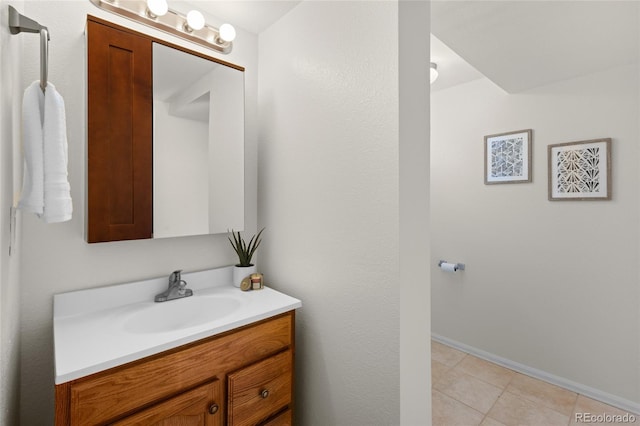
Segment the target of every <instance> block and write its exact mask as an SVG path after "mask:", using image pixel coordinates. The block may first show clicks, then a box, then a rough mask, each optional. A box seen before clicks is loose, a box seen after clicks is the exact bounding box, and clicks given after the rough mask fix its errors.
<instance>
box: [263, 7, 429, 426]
mask: <svg viewBox="0 0 640 426" xmlns="http://www.w3.org/2000/svg"><path fill="white" fill-rule="evenodd" d="M397 45H398V6H397V3H395V2H314V1H307V2H303V3H301V4H300V5H298V6H297V7H296V8H294V9H293V10H291V11H290V12H289V13H288V14H287V15H285V16H284V17H283V18H282V19H281V20H279V21H278V22H277V23H276V24H274V25H273V26H271V27H270V28H268V29H267V30H266V31H265V32H263V33H261V34H260V37H259V58H260V80H259V87H260V90H259V101H260V102H259V111H260V128H261V134H260V140H259V156H260V171H259V212H260V214H259V217H260V225H261V226H262V225H264V226H266V227H267V230H266V231H265V239H264V243H263V246H262V248H261V250H262V255H263V260H264V265H265V266H266V269H265V276H267V277H268V282H269V283H271V284H272V285H274V286H275V287H276V288H278V289H281V290H283V291H285V292H287V293H290V294H292V295H293V296H295V297H298V298H300V299H302V302H303V307H302V308H301V309H300V310H299V311H298V314H297V318H296V319H297V324H296V332H297V333H296V338H297V341H296V345H297V348H296V355H297V357H298V358H297V361H296V363H297V370H296V379H297V383H296V385H297V388H298V390H297V392H298V393H297V400H296V404H297V405H298V406H299V407H301V409H300V410H298V412H297V415H298V424H302V425H309V426H311V425H387V424H398V422H399V415H400V400H399V386H400V383H399V335H398V331H399V327H400V323H399V298H400V294H399V278H398V269H399V256H398V247H399V241H398V232H399V216H398V197H399V194H398V185H399V176H398V164H399V163H398V158H399V154H398V53H397ZM383 58H384V59H383ZM425 338H426V336H425Z"/></svg>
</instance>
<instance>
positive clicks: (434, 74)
mask: <svg viewBox="0 0 640 426" xmlns="http://www.w3.org/2000/svg"><path fill="white" fill-rule="evenodd" d="M436 78H438V64H436V63H435V62H431V67H430V69H429V80H430V83H429V84H433V82H434V81H436Z"/></svg>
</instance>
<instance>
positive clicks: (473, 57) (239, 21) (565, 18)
mask: <svg viewBox="0 0 640 426" xmlns="http://www.w3.org/2000/svg"><path fill="white" fill-rule="evenodd" d="M300 1H301V0H221V1H211V0H186V1H183V0H170V6H171V7H174V6H175V5H176V4H178V6H179V7H176V9H178V10H185V9H187V8H189V7H190V6H189V5H193V6H194V7H197V8H198V9H200V10H201V11H202V12H203V13H205V14H206V15H210V16H212V17H215V18H217V19H220V20H222V22H229V23H231V24H233V25H235V26H237V27H240V28H243V29H245V30H247V31H250V32H252V33H255V34H258V33H260V32H262V31H264V30H265V29H266V28H267V27H269V26H270V25H272V24H273V23H274V22H276V21H277V20H278V19H280V18H281V17H282V16H284V15H285V14H286V13H287V12H289V11H290V10H291V9H292V8H294V7H295V6H296V5H298V4H299V3H300ZM639 17H640V2H638V1H617V0H600V1H578V0H569V1H559V0H553V1H551V0H547V1H545V0H533V1H522V0H512V1H480V0H470V1H469V0H467V1H458V0H435V1H432V2H431V32H432V33H433V35H435V37H433V36H432V38H431V51H432V53H431V61H432V62H436V63H438V70H439V71H440V76H439V77H438V80H436V82H435V83H434V84H433V85H432V86H431V89H432V90H441V89H443V88H446V87H450V86H453V85H457V84H461V83H464V82H467V81H470V80H474V79H477V78H480V77H481V76H483V75H484V76H486V77H488V78H489V79H490V80H492V81H493V82H494V83H495V84H496V85H498V86H499V87H502V88H503V89H504V90H505V91H507V92H509V93H517V92H521V91H524V90H527V89H531V88H534V87H538V86H541V85H545V84H550V83H552V82H555V81H561V80H565V79H568V78H574V77H577V76H580V75H585V74H590V73H593V72H597V71H601V70H605V69H607V68H611V67H616V66H621V65H625V64H630V63H637V62H638V57H639V53H640V46H639V44H640V31H639V27H640V22H639V21H640V19H639Z"/></svg>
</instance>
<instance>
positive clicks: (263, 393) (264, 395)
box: [260, 389, 269, 399]
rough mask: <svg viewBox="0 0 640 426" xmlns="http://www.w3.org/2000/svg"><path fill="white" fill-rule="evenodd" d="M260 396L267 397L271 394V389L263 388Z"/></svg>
mask: <svg viewBox="0 0 640 426" xmlns="http://www.w3.org/2000/svg"><path fill="white" fill-rule="evenodd" d="M260 396H261V397H262V399H265V398H266V397H268V396H269V390H267V389H263V390H262V392H260Z"/></svg>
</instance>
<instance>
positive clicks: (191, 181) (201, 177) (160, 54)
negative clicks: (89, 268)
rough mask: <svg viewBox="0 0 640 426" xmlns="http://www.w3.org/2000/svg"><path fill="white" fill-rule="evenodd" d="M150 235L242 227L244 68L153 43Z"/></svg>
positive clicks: (193, 233)
mask: <svg viewBox="0 0 640 426" xmlns="http://www.w3.org/2000/svg"><path fill="white" fill-rule="evenodd" d="M152 53H153V238H166V237H178V236H187V235H202V234H216V233H225V232H227V231H228V230H229V229H236V230H240V229H244V73H243V71H241V70H238V69H235V68H232V67H230V66H227V65H224V64H220V63H217V62H214V61H211V60H207V59H205V58H203V57H200V56H196V55H193V54H190V53H187V52H184V51H182V50H178V49H174V48H172V47H168V46H165V45H163V44H160V43H156V42H154V43H153V51H152Z"/></svg>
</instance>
